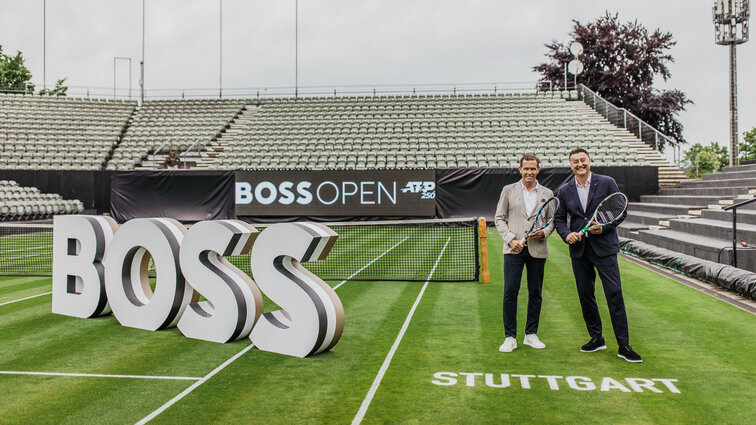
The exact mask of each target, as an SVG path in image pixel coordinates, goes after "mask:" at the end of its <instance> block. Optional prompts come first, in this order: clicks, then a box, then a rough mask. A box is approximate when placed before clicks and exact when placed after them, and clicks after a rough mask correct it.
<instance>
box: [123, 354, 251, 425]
mask: <svg viewBox="0 0 756 425" xmlns="http://www.w3.org/2000/svg"><path fill="white" fill-rule="evenodd" d="M252 347H254V344H249V345H248V346H246V347H245V348H244V349H243V350H241V351H239V352H238V353H236V354H235V355H234V356H233V357H231V358H230V359H228V360H226V361H225V362H223V364H221V365H220V366H218V367H216V368H215V369H213V370H212V372H210V373H208V374H207V375H205V376H203V377H202V378H200V379H199V380H198V381H197V382H195V383H193V384H192V385H190V386H189V388H187V389H185V390H184V391H182V392H181V394H179V395H177V396H176V397H173V398H172V399H170V400H169V401H168V402H167V403H165V404H164V405H162V406H160V407H158V408H157V409H156V410H155V411H154V412H152V413H150V414H149V415H147V416H145V417H144V418H142V420H141V421H139V422H137V423H136V425H142V424H146V423H147V422H149V421H151V420H152V419H153V418H155V417H156V416H157V415H159V414H161V413H163V412H164V411H165V410H166V409H168V408H169V407H171V406H173V405H174V404H176V402H178V401H179V400H181V399H182V398H184V397H185V396H186V395H187V394H189V393H190V392H192V391H194V389H195V388H197V387H199V386H200V385H202V384H204V383H205V382H207V380H208V379H210V378H212V377H213V376H215V374H216V373H218V372H220V371H221V370H223V369H224V368H225V367H226V366H228V365H230V364H231V363H233V362H234V361H235V360H236V359H238V358H239V357H241V356H242V355H243V354H244V353H246V352H247V351H249V350H251V349H252Z"/></svg>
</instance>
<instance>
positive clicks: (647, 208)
mask: <svg viewBox="0 0 756 425" xmlns="http://www.w3.org/2000/svg"><path fill="white" fill-rule="evenodd" d="M701 209H703V208H697V209H696V208H693V207H691V206H690V205H678V204H662V203H648V202H630V203H629V204H628V205H627V210H628V214H629V212H630V211H631V210H632V211H638V212H648V213H654V214H661V215H665V216H668V217H679V216H683V215H694V214H691V212H694V213H695V212H697V211H700V210H701Z"/></svg>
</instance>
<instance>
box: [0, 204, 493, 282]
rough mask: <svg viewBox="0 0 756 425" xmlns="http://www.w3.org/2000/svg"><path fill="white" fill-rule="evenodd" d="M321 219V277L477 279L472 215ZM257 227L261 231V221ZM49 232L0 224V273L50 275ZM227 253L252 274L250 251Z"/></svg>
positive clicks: (315, 268)
mask: <svg viewBox="0 0 756 425" xmlns="http://www.w3.org/2000/svg"><path fill="white" fill-rule="evenodd" d="M325 224H326V225H327V226H328V227H330V228H331V229H333V230H334V231H335V232H336V233H338V234H339V238H338V239H337V241H336V243H335V244H334V246H333V248H332V250H331V253H330V254H329V255H328V258H326V259H325V260H321V261H314V262H308V263H304V266H305V267H306V268H307V269H309V270H310V271H312V272H313V273H314V274H315V275H317V276H319V277H320V278H321V279H324V280H370V281H382V280H386V281H426V280H430V281H476V280H478V277H479V270H480V266H479V264H480V262H479V254H478V237H479V236H478V223H477V220H476V219H474V218H466V219H442V220H397V221H364V222H340V223H325ZM255 227H256V228H258V229H259V230H261V231H262V230H263V228H264V227H265V225H255ZM52 231H53V229H52V225H50V224H20V223H3V224H0V275H22V276H51V275H52ZM227 258H228V260H229V261H230V262H231V263H233V264H234V265H235V266H237V267H239V268H240V269H241V270H243V271H244V272H246V273H248V274H251V273H250V267H249V254H247V255H241V256H230V257H227ZM152 274H154V270H153V273H152Z"/></svg>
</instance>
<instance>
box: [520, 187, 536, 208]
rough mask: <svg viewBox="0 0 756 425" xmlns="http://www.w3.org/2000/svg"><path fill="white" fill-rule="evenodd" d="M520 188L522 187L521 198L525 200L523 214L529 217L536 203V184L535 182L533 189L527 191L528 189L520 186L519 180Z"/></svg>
mask: <svg viewBox="0 0 756 425" xmlns="http://www.w3.org/2000/svg"><path fill="white" fill-rule="evenodd" d="M520 186H522V198H523V199H524V200H525V212H526V213H527V215H528V216H529V215H530V214H532V213H533V210H534V209H535V207H536V204H537V203H538V182H536V185H535V187H533V189H531V190H528V188H527V187H525V185H524V184H522V180H520Z"/></svg>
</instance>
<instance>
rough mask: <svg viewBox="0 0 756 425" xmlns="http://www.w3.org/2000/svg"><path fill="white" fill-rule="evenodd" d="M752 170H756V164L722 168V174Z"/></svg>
mask: <svg viewBox="0 0 756 425" xmlns="http://www.w3.org/2000/svg"><path fill="white" fill-rule="evenodd" d="M752 170H756V164H748V165H738V166H737V167H724V168H723V169H722V172H723V173H730V172H733V171H752Z"/></svg>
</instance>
